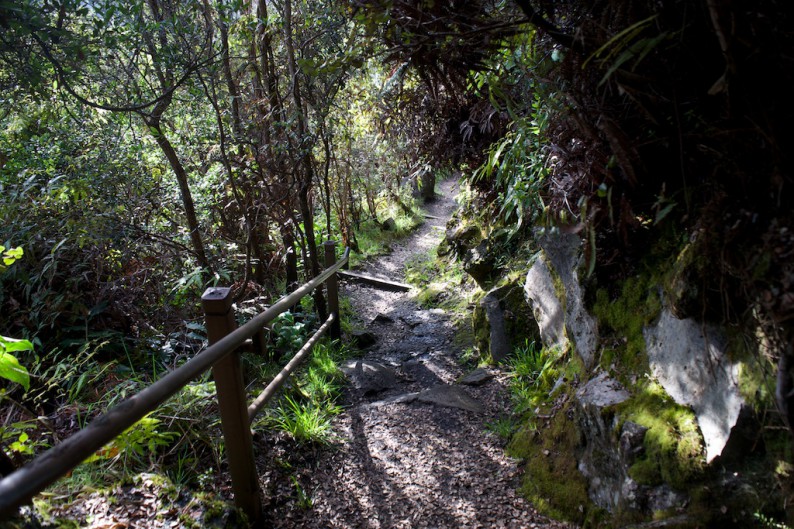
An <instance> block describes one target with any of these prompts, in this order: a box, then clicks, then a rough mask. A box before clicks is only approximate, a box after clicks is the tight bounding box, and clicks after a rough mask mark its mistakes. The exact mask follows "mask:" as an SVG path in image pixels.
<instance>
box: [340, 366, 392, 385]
mask: <svg viewBox="0 0 794 529" xmlns="http://www.w3.org/2000/svg"><path fill="white" fill-rule="evenodd" d="M341 369H342V372H343V373H344V374H345V376H346V377H347V378H348V380H350V384H351V385H352V386H353V387H354V388H356V389H358V390H360V391H362V392H364V393H378V392H380V391H383V390H385V389H389V388H393V387H394V386H396V385H397V374H396V373H395V372H394V370H392V369H391V368H388V367H386V366H384V365H381V364H378V363H375V362H369V361H367V360H350V361H348V362H346V363H345V364H343V365H342V367H341Z"/></svg>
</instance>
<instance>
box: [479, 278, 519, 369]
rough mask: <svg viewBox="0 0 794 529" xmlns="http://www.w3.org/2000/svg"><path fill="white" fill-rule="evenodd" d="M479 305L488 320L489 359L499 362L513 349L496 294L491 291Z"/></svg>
mask: <svg viewBox="0 0 794 529" xmlns="http://www.w3.org/2000/svg"><path fill="white" fill-rule="evenodd" d="M480 305H481V306H482V308H483V309H484V310H485V317H486V318H487V320H488V327H489V330H490V340H489V346H490V352H491V358H492V359H493V360H494V361H495V362H501V361H502V360H504V359H505V358H506V357H507V355H509V354H510V352H511V351H512V350H513V347H512V345H511V342H510V336H508V334H507V328H506V326H505V317H504V311H503V310H502V307H501V305H500V303H499V297H498V295H497V293H496V292H495V291H493V290H492V291H491V292H489V293H488V294H486V295H485V297H484V298H483V299H482V301H480Z"/></svg>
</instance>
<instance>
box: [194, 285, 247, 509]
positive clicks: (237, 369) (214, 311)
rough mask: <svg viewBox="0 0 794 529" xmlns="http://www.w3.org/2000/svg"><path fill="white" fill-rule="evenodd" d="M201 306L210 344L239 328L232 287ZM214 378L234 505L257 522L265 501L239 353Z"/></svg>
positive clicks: (210, 294)
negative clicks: (255, 454)
mask: <svg viewBox="0 0 794 529" xmlns="http://www.w3.org/2000/svg"><path fill="white" fill-rule="evenodd" d="M201 305H202V307H203V308H204V321H205V322H206V324H207V339H208V340H209V343H210V345H212V344H213V343H215V342H217V341H218V340H220V339H221V338H223V337H224V336H226V335H227V334H229V333H230V332H232V331H233V330H234V329H235V328H236V327H237V323H236V322H235V320H234V312H233V311H232V291H231V289H230V288H208V289H207V290H206V291H205V292H204V295H202V296H201ZM212 376H213V378H214V379H215V391H216V392H217V394H218V406H219V408H220V412H221V425H222V427H223V437H224V441H225V443H226V457H227V458H228V460H229V472H230V474H231V476H232V490H233V492H234V502H235V504H236V505H237V506H238V507H239V508H240V509H241V510H242V511H243V512H245V514H246V515H247V516H248V518H249V519H250V521H251V522H256V521H257V520H259V519H260V518H261V514H262V499H261V496H260V493H259V478H258V476H257V472H256V463H255V462H254V445H253V439H252V437H251V427H250V423H249V420H248V403H247V401H246V396H245V386H244V385H243V370H242V366H241V365H240V353H239V352H237V351H232V352H231V353H229V354H228V355H226V356H225V357H224V358H223V359H222V360H220V361H219V362H218V363H216V364H215V365H214V366H212Z"/></svg>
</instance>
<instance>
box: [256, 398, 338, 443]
mask: <svg viewBox="0 0 794 529" xmlns="http://www.w3.org/2000/svg"><path fill="white" fill-rule="evenodd" d="M337 413H339V408H338V407H337V406H334V405H333V404H331V403H330V402H327V401H326V402H325V403H323V404H317V403H315V402H313V401H311V400H310V401H307V402H299V401H298V400H297V399H293V398H292V397H290V396H289V395H285V396H284V399H283V402H282V405H280V406H278V407H276V408H275V409H274V412H273V415H272V416H271V421H272V423H273V425H274V426H276V427H277V428H278V429H280V430H283V431H285V432H287V433H288V434H290V435H291V436H292V438H293V439H295V441H297V442H298V443H299V444H320V445H327V444H330V443H331V441H332V440H333V426H332V424H331V417H332V416H333V415H336V414H337Z"/></svg>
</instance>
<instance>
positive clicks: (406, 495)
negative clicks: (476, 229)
mask: <svg viewBox="0 0 794 529" xmlns="http://www.w3.org/2000/svg"><path fill="white" fill-rule="evenodd" d="M441 191H442V195H441V196H440V197H439V198H438V199H437V200H436V201H434V202H432V203H430V204H428V205H427V207H426V208H425V209H426V212H427V213H428V214H429V215H432V216H433V217H438V218H429V219H427V222H426V223H425V224H424V225H422V226H421V227H420V228H419V229H418V230H417V231H416V232H415V233H414V234H412V235H411V236H410V237H409V238H408V239H406V240H405V241H403V242H401V243H400V244H399V245H395V247H394V248H393V251H392V252H391V254H390V255H388V256H385V257H382V258H379V259H378V260H376V261H375V262H372V263H370V264H368V265H367V266H366V268H365V270H364V272H365V273H367V274H370V275H375V276H380V277H382V278H385V279H390V280H393V281H403V280H404V271H403V270H404V266H405V263H406V262H407V261H408V260H410V259H412V258H415V257H416V256H418V255H423V254H426V253H427V252H428V251H429V250H430V249H431V248H433V247H434V246H436V245H437V244H438V243H439V242H440V241H441V239H442V238H443V234H444V228H445V225H446V222H447V220H448V219H449V217H450V215H451V213H452V212H453V211H454V208H455V202H454V195H455V193H456V192H457V186H456V183H455V182H454V181H446V182H444V183H442V184H441ZM343 289H344V290H343V293H344V295H346V296H348V297H349V298H350V300H351V303H352V306H353V310H354V313H355V314H356V316H357V317H358V318H359V320H360V321H359V324H361V325H362V326H364V327H366V328H367V330H369V331H370V332H371V333H372V334H374V336H375V337H376V339H377V342H376V343H375V344H374V345H372V346H371V347H369V348H368V349H367V350H366V353H365V355H364V357H363V358H362V359H360V360H354V361H351V362H350V363H349V364H348V365H347V372H348V376H349V377H350V379H351V385H350V387H349V388H348V389H347V390H346V393H345V401H344V402H343V406H344V407H345V411H344V412H343V413H342V414H341V415H340V416H339V417H338V418H337V420H336V422H335V429H336V431H337V432H338V433H339V435H340V438H341V439H340V441H339V443H338V446H336V447H335V448H333V449H331V450H325V451H318V452H316V453H315V454H314V456H313V457H312V458H311V461H309V467H310V468H308V469H307V470H305V471H304V472H302V473H299V479H298V478H295V480H294V484H295V488H296V489H298V490H299V496H300V497H301V499H302V500H303V501H302V503H303V506H302V507H301V506H298V505H296V503H299V502H295V501H293V502H281V503H280V504H279V505H270V506H268V512H269V514H268V516H269V517H271V518H270V519H269V523H271V524H272V525H273V526H274V527H314V528H326V527H339V528H343V527H344V528H348V527H360V528H419V527H434V528H458V527H460V528H467V527H471V528H473V527H516V528H560V527H569V526H568V525H566V524H563V523H560V522H554V521H550V520H548V519H546V518H544V517H542V516H540V515H539V514H537V512H536V511H535V510H534V509H533V508H532V507H531V506H530V505H529V504H528V503H527V502H526V501H525V500H524V499H523V498H521V497H520V496H519V495H518V493H517V492H516V490H517V488H518V486H519V481H520V470H519V466H518V462H516V461H514V460H511V459H510V458H508V457H507V456H506V455H505V454H504V450H503V442H502V441H501V440H500V439H499V438H498V437H497V436H495V435H493V434H491V433H488V432H487V431H486V428H485V425H486V423H487V422H488V421H493V420H496V419H498V418H499V417H501V416H504V415H505V414H506V413H508V409H509V403H508V397H507V391H506V388H505V387H504V382H505V381H504V378H503V377H500V376H499V372H498V371H496V370H492V371H488V370H486V372H485V373H484V377H483V378H484V380H478V381H476V383H475V384H463V383H456V381H457V380H459V379H460V378H461V376H463V375H465V374H466V373H465V372H464V369H463V367H461V363H460V357H461V354H462V351H461V350H460V348H459V347H456V346H455V340H454V335H455V333H456V329H455V325H454V324H453V322H452V320H451V316H450V315H449V314H447V313H445V312H444V311H443V310H440V309H431V310H426V309H421V308H420V307H419V305H418V304H417V302H416V301H415V299H414V296H415V294H416V292H408V293H401V292H388V291H384V290H379V289H376V288H371V287H367V286H362V285H355V284H352V283H347V284H345V285H344V286H343ZM293 492H294V491H293ZM309 504H311V506H309Z"/></svg>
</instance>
